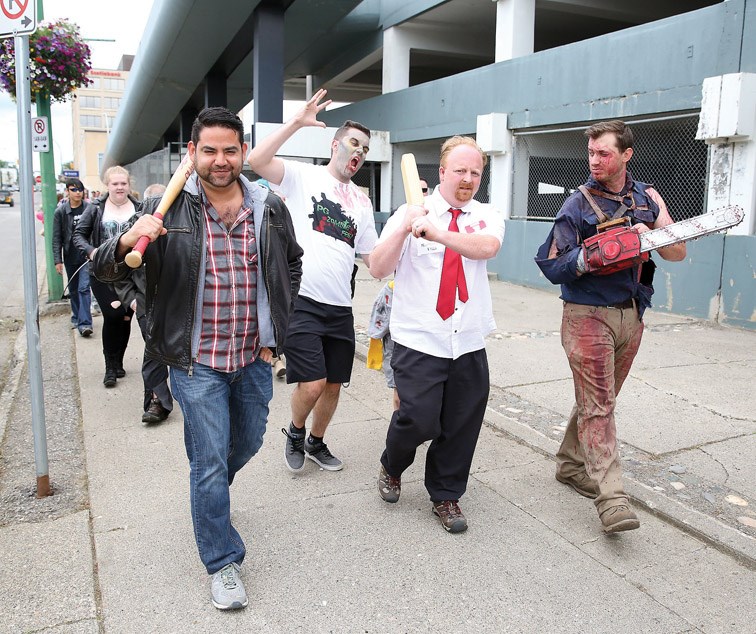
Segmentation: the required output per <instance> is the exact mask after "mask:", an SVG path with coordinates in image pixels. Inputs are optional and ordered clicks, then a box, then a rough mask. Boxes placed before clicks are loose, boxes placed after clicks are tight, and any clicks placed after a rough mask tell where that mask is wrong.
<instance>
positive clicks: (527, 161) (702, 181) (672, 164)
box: [481, 115, 708, 221]
mask: <svg viewBox="0 0 756 634" xmlns="http://www.w3.org/2000/svg"><path fill="white" fill-rule="evenodd" d="M628 123H629V124H630V125H631V127H632V129H633V134H634V137H635V143H634V154H633V158H632V159H630V163H629V164H628V166H629V169H630V171H631V172H632V174H633V178H635V179H636V180H638V181H642V182H646V183H653V184H654V186H655V188H656V189H657V190H658V191H659V193H660V194H661V195H662V198H664V201H665V202H666V203H667V207H668V208H669V212H670V214H671V216H672V219H673V220H674V221H678V220H684V219H686V218H691V217H693V216H698V215H700V214H702V213H703V212H704V211H705V209H706V173H707V160H708V150H707V146H706V143H704V142H703V141H697V140H696V138H695V137H696V130H697V128H698V116H697V115H683V116H679V117H668V118H660V119H656V120H652V121H636V122H633V121H628ZM585 127H587V126H585ZM585 127H581V128H574V129H569V130H543V131H536V132H533V131H528V132H521V133H518V132H516V133H515V143H514V187H513V191H514V201H513V209H512V217H513V218H519V219H523V218H524V219H530V220H550V219H553V218H554V217H556V214H557V212H558V211H559V209H560V208H561V206H562V204H563V203H564V201H565V200H566V199H567V197H568V196H569V195H570V194H571V193H572V192H574V191H575V190H576V189H577V188H578V186H579V185H582V184H583V183H585V181H586V180H587V179H588V177H589V175H590V174H589V171H588V151H587V143H588V141H587V137H586V136H585V135H584V134H583V131H584V130H585ZM481 189H482V188H481Z"/></svg>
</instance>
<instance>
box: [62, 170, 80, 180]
mask: <svg viewBox="0 0 756 634" xmlns="http://www.w3.org/2000/svg"><path fill="white" fill-rule="evenodd" d="M63 176H65V177H66V178H79V170H63Z"/></svg>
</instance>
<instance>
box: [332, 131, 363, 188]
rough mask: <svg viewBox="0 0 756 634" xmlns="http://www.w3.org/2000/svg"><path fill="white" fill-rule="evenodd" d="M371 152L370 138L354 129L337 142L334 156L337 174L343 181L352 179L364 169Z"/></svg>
mask: <svg viewBox="0 0 756 634" xmlns="http://www.w3.org/2000/svg"><path fill="white" fill-rule="evenodd" d="M369 150H370V138H369V137H368V136H367V135H365V134H363V133H362V132H361V131H359V130H356V129H352V130H350V131H349V133H348V134H347V135H345V136H343V137H342V138H341V139H339V140H338V141H337V145H336V148H335V155H334V166H335V168H336V172H337V173H338V175H339V176H340V177H341V178H342V179H346V180H349V179H351V178H352V177H353V176H354V175H355V174H356V173H357V172H358V171H359V169H360V168H361V167H362V165H363V163H364V162H365V157H366V156H367V153H368V151H369Z"/></svg>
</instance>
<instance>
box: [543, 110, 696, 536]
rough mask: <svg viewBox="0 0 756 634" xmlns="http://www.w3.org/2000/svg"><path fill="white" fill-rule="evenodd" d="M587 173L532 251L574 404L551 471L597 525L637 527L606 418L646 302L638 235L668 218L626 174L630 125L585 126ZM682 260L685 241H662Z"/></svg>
mask: <svg viewBox="0 0 756 634" xmlns="http://www.w3.org/2000/svg"><path fill="white" fill-rule="evenodd" d="M585 135H586V136H587V137H588V139H589V140H588V164H589V167H590V170H591V178H590V179H589V180H588V182H587V183H586V184H585V185H582V186H581V187H580V188H579V191H577V192H575V193H574V194H572V195H571V196H570V197H569V198H568V199H567V200H566V201H565V203H564V205H562V208H561V209H560V210H559V213H558V214H557V217H556V220H555V221H554V227H553V229H552V230H551V232H550V233H549V236H548V238H547V239H546V242H545V243H544V244H543V245H541V247H540V249H539V250H538V254H537V255H536V263H537V264H538V266H539V267H540V269H541V271H543V274H544V275H545V276H546V278H547V279H548V280H549V281H550V282H552V283H553V284H560V285H561V288H562V293H561V298H562V299H563V300H564V312H563V316H562V328H561V335H562V346H563V348H564V351H565V353H566V354H567V359H568V360H569V363H570V368H571V369H572V375H573V381H574V385H575V400H576V402H575V406H574V407H573V409H572V413H571V414H570V420H569V422H568V424H567V429H566V431H565V436H564V440H563V441H562V445H561V447H560V448H559V451H558V452H557V470H556V479H557V480H559V482H562V483H564V484H567V485H568V486H571V487H572V488H573V489H575V491H577V492H578V493H580V494H581V495H584V496H585V497H588V498H592V499H594V503H595V505H596V509H597V511H598V514H599V518H600V519H601V524H602V526H603V529H604V532H606V533H616V532H619V531H626V530H633V529H636V528H638V527H639V526H640V522H639V521H638V517H637V516H636V515H635V513H634V512H633V510H632V508H630V505H629V503H628V499H627V495H626V494H625V491H624V488H623V485H622V470H621V466H620V457H619V450H618V446H617V431H616V426H615V421H614V408H615V404H616V397H617V394H618V393H619V391H620V388H621V387H622V383H623V382H624V380H625V378H626V377H627V375H628V373H629V372H630V366H631V365H632V363H633V359H634V358H635V355H636V353H637V352H638V348H639V346H640V342H641V337H642V335H643V320H642V319H643V311H644V310H645V309H646V308H648V307H649V306H650V305H651V295H652V294H653V287H652V285H651V283H652V280H653V271H654V268H655V265H654V263H653V262H652V261H651V260H650V259H649V257H648V253H647V252H646V253H641V252H640V248H639V235H640V234H642V233H643V232H646V231H649V230H650V229H657V228H660V227H664V226H667V225H669V224H672V218H671V217H670V215H669V211H668V210H667V206H666V205H665V204H664V201H663V200H662V197H661V196H660V195H659V193H658V192H657V191H656V190H655V189H654V188H653V187H652V186H651V185H649V184H646V183H640V182H637V181H635V180H634V179H633V177H632V175H631V174H630V172H629V171H628V169H627V164H628V162H629V161H630V159H631V158H632V156H633V133H632V131H631V130H630V128H629V126H627V125H626V124H625V123H624V122H622V121H606V122H602V123H597V124H595V125H593V126H591V127H589V128H588V129H587V130H586V131H585ZM658 253H659V255H660V256H661V257H662V258H664V259H665V260H671V261H679V260H682V259H684V258H685V253H686V250H685V245H684V244H683V243H678V244H672V245H670V246H667V247H664V248H660V249H659V250H658Z"/></svg>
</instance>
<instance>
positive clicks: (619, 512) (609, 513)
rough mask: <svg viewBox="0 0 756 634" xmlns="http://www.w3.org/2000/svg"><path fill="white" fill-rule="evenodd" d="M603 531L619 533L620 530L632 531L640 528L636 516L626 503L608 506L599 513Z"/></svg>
mask: <svg viewBox="0 0 756 634" xmlns="http://www.w3.org/2000/svg"><path fill="white" fill-rule="evenodd" d="M599 517H600V518H601V523H602V524H603V525H604V532H605V533H619V532H620V531H632V530H635V529H636V528H640V521H639V520H638V516H637V515H636V514H635V513H634V512H633V509H631V508H630V507H629V506H628V505H627V504H618V505H617V506H610V507H609V508H608V509H606V510H605V511H603V512H602V513H599Z"/></svg>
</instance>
